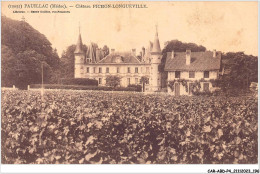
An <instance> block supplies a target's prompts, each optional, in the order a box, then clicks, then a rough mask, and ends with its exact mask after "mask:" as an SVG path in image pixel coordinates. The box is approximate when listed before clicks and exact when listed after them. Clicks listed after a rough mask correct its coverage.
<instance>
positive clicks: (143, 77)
mask: <svg viewBox="0 0 260 174" xmlns="http://www.w3.org/2000/svg"><path fill="white" fill-rule="evenodd" d="M140 83H142V84H143V85H142V86H143V92H145V84H148V83H149V78H148V77H146V76H142V77H141V79H140Z"/></svg>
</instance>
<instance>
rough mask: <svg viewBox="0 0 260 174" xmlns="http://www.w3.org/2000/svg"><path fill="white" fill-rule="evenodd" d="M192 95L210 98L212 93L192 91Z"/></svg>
mask: <svg viewBox="0 0 260 174" xmlns="http://www.w3.org/2000/svg"><path fill="white" fill-rule="evenodd" d="M193 95H197V96H199V95H200V96H212V93H211V92H210V91H194V92H193Z"/></svg>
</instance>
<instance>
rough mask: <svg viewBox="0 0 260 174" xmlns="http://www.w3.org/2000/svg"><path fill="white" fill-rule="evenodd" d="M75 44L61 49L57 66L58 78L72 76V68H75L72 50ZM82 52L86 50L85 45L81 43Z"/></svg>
mask: <svg viewBox="0 0 260 174" xmlns="http://www.w3.org/2000/svg"><path fill="white" fill-rule="evenodd" d="M75 49H76V45H70V46H68V47H67V49H66V50H65V51H63V53H62V56H61V63H60V66H59V73H58V74H59V76H60V77H59V78H74V68H75V64H74V61H75V56H74V51H75ZM83 51H84V54H86V52H87V46H86V45H83Z"/></svg>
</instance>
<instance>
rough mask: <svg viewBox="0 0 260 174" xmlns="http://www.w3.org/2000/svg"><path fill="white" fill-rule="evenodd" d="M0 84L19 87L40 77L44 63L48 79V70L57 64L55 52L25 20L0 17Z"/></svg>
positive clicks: (48, 79) (36, 80)
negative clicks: (0, 64) (0, 53)
mask: <svg viewBox="0 0 260 174" xmlns="http://www.w3.org/2000/svg"><path fill="white" fill-rule="evenodd" d="M1 19H2V24H1V26H2V28H1V31H2V32H1V36H2V37H1V42H2V49H1V51H2V57H1V58H2V59H1V63H2V69H1V71H2V74H1V78H2V86H12V85H16V86H17V85H18V86H20V87H22V88H24V87H25V86H27V85H28V84H32V83H38V82H39V81H40V80H41V75H40V74H41V71H40V69H41V68H40V67H41V64H42V63H43V64H44V68H46V69H45V75H44V76H45V80H46V82H50V76H51V74H52V73H51V72H52V71H53V70H54V69H56V68H57V67H58V66H59V56H58V54H57V51H55V50H54V49H53V48H52V47H51V43H50V42H49V41H48V40H47V38H46V37H45V36H44V35H43V34H41V33H40V32H39V31H37V30H35V29H34V28H32V27H31V26H30V25H29V24H28V23H27V22H24V21H16V20H12V19H9V18H7V17H5V16H2V17H1Z"/></svg>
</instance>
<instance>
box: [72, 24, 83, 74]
mask: <svg viewBox="0 0 260 174" xmlns="http://www.w3.org/2000/svg"><path fill="white" fill-rule="evenodd" d="M74 57H75V72H74V77H75V78H82V75H83V65H84V59H85V55H84V51H83V44H82V39H81V34H80V29H79V37H78V42H77V45H76V49H75V51H74Z"/></svg>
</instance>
